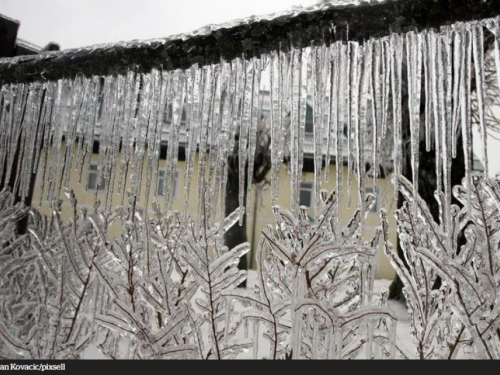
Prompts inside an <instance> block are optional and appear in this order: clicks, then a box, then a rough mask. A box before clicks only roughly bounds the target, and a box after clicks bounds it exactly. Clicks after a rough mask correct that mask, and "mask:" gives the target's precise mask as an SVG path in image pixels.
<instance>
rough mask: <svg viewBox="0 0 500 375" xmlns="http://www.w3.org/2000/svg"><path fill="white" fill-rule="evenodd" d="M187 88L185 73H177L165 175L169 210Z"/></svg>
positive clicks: (171, 202)
mask: <svg viewBox="0 0 500 375" xmlns="http://www.w3.org/2000/svg"><path fill="white" fill-rule="evenodd" d="M185 86H186V76H185V74H184V72H181V71H179V72H175V73H174V78H173V96H172V125H171V127H170V134H169V141H168V152H167V170H166V173H165V182H166V184H167V185H166V186H167V187H168V188H167V190H166V196H165V201H166V204H167V207H168V209H171V207H172V205H173V201H174V192H175V186H176V183H177V178H178V176H177V163H178V160H179V135H180V132H181V129H182V118H183V109H184V97H185ZM167 105H168V102H167Z"/></svg>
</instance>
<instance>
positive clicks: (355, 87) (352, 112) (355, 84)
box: [347, 42, 359, 208]
mask: <svg viewBox="0 0 500 375" xmlns="http://www.w3.org/2000/svg"><path fill="white" fill-rule="evenodd" d="M347 53H348V55H349V58H350V71H349V72H348V74H350V75H349V77H350V83H349V87H350V90H351V92H350V95H349V98H350V102H349V121H348V123H347V207H348V208H350V207H351V190H352V177H351V171H352V164H353V160H352V156H351V154H352V152H353V150H352V148H353V145H352V137H351V133H352V128H354V129H356V127H357V126H358V125H357V124H358V121H359V117H358V116H359V103H358V95H359V78H358V62H359V45H358V44H357V43H355V42H349V44H348V52H347Z"/></svg>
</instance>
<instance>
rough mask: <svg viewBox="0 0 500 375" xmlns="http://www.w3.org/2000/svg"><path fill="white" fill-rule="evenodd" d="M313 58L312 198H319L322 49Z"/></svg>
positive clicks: (323, 64) (317, 201) (321, 132)
mask: <svg viewBox="0 0 500 375" xmlns="http://www.w3.org/2000/svg"><path fill="white" fill-rule="evenodd" d="M312 51H313V55H312V56H313V57H312V58H311V68H312V79H311V82H312V85H313V137H314V196H315V197H318V198H319V194H320V185H321V164H322V159H323V107H324V100H323V96H324V94H323V93H324V92H325V87H324V84H323V83H324V77H323V74H322V73H323V71H324V70H325V51H324V48H323V47H321V48H313V49H312ZM329 138H330V130H329V129H328V139H329ZM329 146H330V145H329V142H328V144H327V148H326V154H327V156H326V161H327V163H328V164H326V168H325V170H329V169H330V168H328V165H329V163H330V147H329ZM318 198H316V200H315V203H316V204H315V207H314V209H315V216H316V217H317V216H318V215H319V209H320V203H321V201H320V199H318Z"/></svg>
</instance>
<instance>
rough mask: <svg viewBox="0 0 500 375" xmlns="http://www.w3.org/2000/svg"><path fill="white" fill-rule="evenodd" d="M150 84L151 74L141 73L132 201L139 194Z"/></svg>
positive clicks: (132, 176) (132, 173)
mask: <svg viewBox="0 0 500 375" xmlns="http://www.w3.org/2000/svg"><path fill="white" fill-rule="evenodd" d="M151 86H152V84H151V76H150V75H149V74H141V90H140V96H139V103H138V107H139V108H138V112H137V128H136V130H137V133H136V137H135V157H134V159H135V160H134V164H133V169H132V172H131V174H130V179H131V182H132V186H131V198H133V200H134V201H135V200H136V199H139V197H140V196H141V188H142V171H143V164H144V154H145V151H146V140H147V137H148V127H149V113H150V110H151V92H152V87H151Z"/></svg>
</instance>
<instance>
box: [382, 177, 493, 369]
mask: <svg viewBox="0 0 500 375" xmlns="http://www.w3.org/2000/svg"><path fill="white" fill-rule="evenodd" d="M466 181H467V179H464V183H463V185H458V186H455V187H454V189H453V193H454V195H455V197H456V198H457V199H458V201H459V202H460V203H461V204H462V205H463V207H459V206H458V205H453V206H452V209H451V212H450V214H451V220H450V221H449V222H450V226H449V227H448V228H447V227H446V221H445V220H444V217H443V215H444V208H443V206H444V204H443V197H442V196H441V195H437V199H438V202H439V204H440V207H441V209H440V223H436V222H435V220H434V219H433V217H432V215H431V214H430V211H429V209H428V207H427V205H426V203H425V202H424V201H423V200H422V199H421V198H420V197H419V196H414V195H413V189H412V185H411V183H410V182H409V181H408V180H406V179H405V178H402V177H400V191H401V193H402V194H403V196H404V197H405V199H406V202H405V204H404V205H403V207H402V208H401V209H400V210H398V213H397V215H398V232H399V235H400V240H401V246H402V248H403V251H404V255H405V259H406V262H407V264H408V267H405V265H404V264H403V263H402V261H401V260H400V259H398V257H397V255H396V254H395V253H394V252H393V250H392V245H391V244H390V243H388V241H387V239H386V252H387V254H388V256H389V258H390V259H391V262H392V264H393V266H394V267H395V269H396V270H397V272H398V274H399V276H400V278H401V280H402V281H403V284H404V294H405V296H406V300H407V304H408V311H409V314H410V318H411V328H412V334H413V335H414V337H415V338H416V340H417V353H416V354H417V355H418V357H419V358H422V359H425V358H467V357H472V358H490V359H494V358H499V356H500V334H499V332H500V331H499V322H500V310H499V309H500V303H499V294H498V290H499V285H500V272H499V271H500V264H499V255H500V254H499V245H500V232H499V230H498V229H499V223H500V185H499V180H498V179H492V178H488V177H485V176H483V175H481V174H472V175H471V182H472V184H471V185H470V186H468V185H467V182H466ZM469 197H470V198H469ZM468 199H470V205H467V203H468ZM467 207H470V211H468V210H467ZM414 212H415V213H416V215H415V214H414ZM462 234H463V236H464V237H465V241H464V244H463V245H461V242H460V241H461V239H460V237H461V235H462ZM438 277H439V278H440V280H441V284H439V283H438V282H437V281H438ZM439 285H440V286H439Z"/></svg>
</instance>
